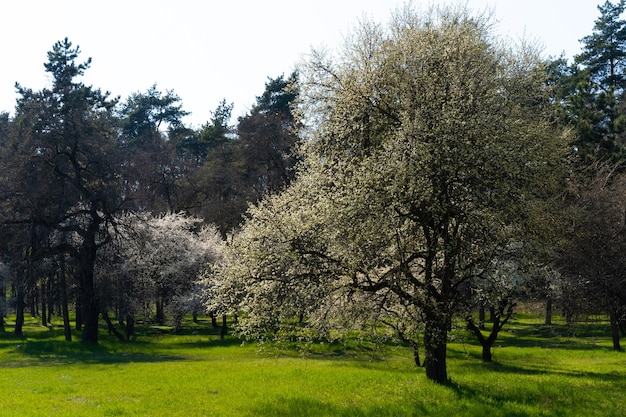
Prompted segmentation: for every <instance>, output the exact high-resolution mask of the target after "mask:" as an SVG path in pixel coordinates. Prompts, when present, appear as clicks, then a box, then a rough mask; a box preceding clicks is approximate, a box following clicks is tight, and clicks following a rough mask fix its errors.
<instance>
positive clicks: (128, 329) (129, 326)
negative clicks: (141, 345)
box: [124, 314, 135, 342]
mask: <svg viewBox="0 0 626 417" xmlns="http://www.w3.org/2000/svg"><path fill="white" fill-rule="evenodd" d="M124 332H125V333H126V341H129V342H130V338H131V337H132V336H133V335H134V334H135V317H134V316H133V315H132V314H127V315H126V326H125V327H124Z"/></svg>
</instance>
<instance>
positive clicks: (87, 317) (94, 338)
mask: <svg viewBox="0 0 626 417" xmlns="http://www.w3.org/2000/svg"><path fill="white" fill-rule="evenodd" d="M96 230H97V227H95V226H94V225H92V226H91V227H90V230H89V232H90V233H88V234H87V235H86V236H85V238H84V241H83V244H82V250H81V251H80V252H79V256H78V257H79V259H78V263H79V267H80V271H79V274H80V275H79V278H80V285H79V298H80V304H81V305H82V309H81V310H82V322H83V337H82V341H83V343H98V322H99V317H100V308H99V305H98V304H99V303H98V296H97V295H96V290H95V286H94V267H95V264H96V254H97V249H98V247H97V245H96V242H95V239H96Z"/></svg>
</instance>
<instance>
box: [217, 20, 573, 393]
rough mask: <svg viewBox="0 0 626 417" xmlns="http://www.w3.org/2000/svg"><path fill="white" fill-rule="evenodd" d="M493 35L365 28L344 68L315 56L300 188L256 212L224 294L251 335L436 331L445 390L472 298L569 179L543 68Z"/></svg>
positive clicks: (429, 25)
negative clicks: (459, 321)
mask: <svg viewBox="0 0 626 417" xmlns="http://www.w3.org/2000/svg"><path fill="white" fill-rule="evenodd" d="M488 27H489V22H487V21H485V20H483V19H481V18H474V17H472V16H470V15H469V13H468V12H467V11H465V10H456V9H455V10H453V9H440V10H437V11H434V12H433V13H432V14H426V15H420V14H418V13H416V12H414V11H412V10H408V9H407V10H405V11H404V14H401V13H399V14H398V15H397V16H396V19H395V20H394V21H393V22H392V23H391V24H390V27H389V28H388V30H386V31H385V30H384V29H383V28H381V27H380V26H378V25H375V24H372V23H368V22H364V23H363V24H362V25H361V26H359V27H358V28H357V30H356V32H355V34H354V36H353V37H351V38H349V41H348V43H347V44H346V46H345V49H344V50H343V51H341V54H339V55H338V58H337V59H336V61H335V59H334V58H332V57H325V56H323V55H320V54H317V55H315V54H314V55H313V57H312V59H311V61H310V62H309V63H308V64H307V66H306V67H305V68H303V69H302V71H301V75H302V76H303V80H304V81H303V85H302V96H303V99H302V102H301V103H300V104H301V110H302V111H303V112H305V114H307V115H308V116H309V119H308V120H305V121H307V122H309V123H310V126H309V127H310V132H311V140H310V141H309V142H307V143H305V144H304V145H303V162H302V164H301V165H300V166H299V172H298V176H297V178H296V180H295V181H294V182H292V183H291V186H290V187H289V188H288V189H286V190H285V191H284V192H282V193H281V194H279V195H276V196H272V197H269V198H267V199H265V200H264V201H262V202H261V203H260V204H259V205H258V206H256V207H254V208H252V209H251V210H250V211H249V213H248V214H249V218H248V219H247V221H246V223H245V224H244V225H243V227H242V230H241V231H240V232H239V233H238V234H235V235H234V236H233V241H232V243H231V250H232V253H231V263H230V264H229V266H227V268H226V270H225V271H224V273H223V277H222V278H221V279H222V281H221V282H219V283H218V284H217V288H218V294H220V295H221V296H223V299H224V300H225V303H230V305H231V308H232V309H234V310H238V309H241V310H242V311H243V312H244V313H245V314H244V315H243V316H242V326H246V325H247V324H246V321H247V322H248V323H249V324H250V327H251V328H253V329H254V328H255V327H257V329H258V330H260V331H261V332H263V331H266V332H267V331H269V333H268V334H270V335H271V332H272V331H275V330H276V327H277V326H278V327H280V326H281V325H283V324H285V323H289V320H290V319H291V318H293V317H297V316H298V315H301V316H302V317H305V318H306V322H305V324H307V325H309V326H311V327H314V328H316V329H317V330H318V331H320V332H322V333H324V332H327V331H328V328H333V326H338V327H341V326H344V325H345V324H346V322H347V321H346V320H344V319H343V318H344V317H347V316H348V315H351V316H352V317H353V319H354V320H353V322H354V325H355V326H359V325H361V324H362V323H367V322H368V321H370V322H371V321H382V322H385V323H391V324H392V325H395V324H397V323H403V326H402V330H403V331H406V333H405V335H407V336H408V335H409V334H410V336H411V338H412V339H413V341H414V342H415V343H417V340H416V337H417V334H418V332H419V330H420V329H421V325H422V324H423V325H424V327H423V329H424V339H423V343H424V345H425V348H426V363H427V369H429V372H430V371H432V373H431V375H432V376H433V379H435V380H437V381H439V382H444V381H446V379H447V375H446V370H445V343H446V339H447V338H446V334H447V331H448V328H449V327H450V324H451V320H452V317H453V316H454V314H455V313H456V312H458V309H459V305H460V303H461V301H462V299H463V298H464V297H465V295H466V294H467V293H468V292H471V288H472V287H473V286H475V282H476V281H480V279H481V278H482V277H483V276H484V275H485V274H486V270H487V269H488V268H490V266H491V263H492V260H493V259H494V258H499V257H506V256H507V254H509V253H511V254H512V253H517V255H516V256H519V255H520V252H521V251H520V248H521V247H523V245H520V244H519V242H523V241H524V240H525V239H526V238H527V236H528V235H529V234H530V233H529V232H530V231H531V230H533V229H537V226H538V224H539V225H540V226H541V227H543V225H545V222H543V221H541V220H540V219H541V218H542V216H541V215H537V213H536V212H534V210H536V207H543V206H542V205H541V204H538V201H539V199H540V198H545V197H547V196H549V195H551V194H552V192H553V191H554V186H555V185H557V184H558V180H555V179H554V178H556V177H558V176H559V175H561V173H562V166H561V165H560V163H561V159H560V158H561V156H562V148H561V145H562V138H563V137H562V136H561V132H559V131H557V130H555V129H554V126H553V124H552V123H551V120H550V116H551V113H550V107H549V104H548V103H549V100H548V95H547V91H546V89H545V72H544V70H545V68H544V66H543V63H542V62H541V61H540V60H539V59H538V57H537V55H536V53H535V52H534V51H532V50H528V49H525V50H521V51H517V52H514V51H511V50H510V49H506V48H503V47H502V46H501V45H500V44H499V43H498V42H496V41H495V40H494V38H493V37H492V34H491V33H490V32H489V30H488ZM259 326H260V327H259ZM396 327H397V326H396ZM434 355H437V357H436V358H435V357H434ZM430 364H434V367H433V368H430V367H429V365H430ZM435 368H436V369H435Z"/></svg>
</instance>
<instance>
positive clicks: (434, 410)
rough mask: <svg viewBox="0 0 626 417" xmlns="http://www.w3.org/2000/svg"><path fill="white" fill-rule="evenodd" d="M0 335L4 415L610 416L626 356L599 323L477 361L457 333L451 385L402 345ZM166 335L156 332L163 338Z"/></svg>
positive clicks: (508, 343) (516, 328)
mask: <svg viewBox="0 0 626 417" xmlns="http://www.w3.org/2000/svg"><path fill="white" fill-rule="evenodd" d="M10 330H12V329H11V327H10V326H8V327H7V333H4V334H0V386H1V387H2V393H3V395H2V396H1V397H0V415H1V416H3V417H6V416H20V417H21V416H38V417H40V416H155V417H157V416H158V417H161V416H181V417H182V416H184V417H194V416H372V417H373V416H441V415H444V416H486V415H489V416H568V417H569V416H585V417H588V416H617V415H623V413H624V410H626V396H625V395H624V393H625V392H626V354H624V353H619V352H614V351H612V350H611V342H610V337H609V333H608V325H607V324H606V323H603V322H592V323H583V324H578V325H566V324H564V323H557V324H555V325H553V326H543V325H541V324H540V322H539V321H538V320H537V319H535V318H533V317H527V316H523V315H519V316H518V317H517V318H516V320H515V321H513V323H512V324H511V325H510V326H508V328H507V329H506V330H507V331H506V333H504V334H502V337H501V339H500V340H499V341H498V342H497V345H496V347H495V348H494V362H493V363H489V364H485V363H482V362H481V361H480V348H479V347H478V346H477V345H476V343H475V342H474V341H473V340H472V339H471V338H470V337H469V335H468V334H467V333H465V332H464V331H463V330H461V329H459V330H457V331H455V332H454V334H453V336H454V341H453V343H451V344H450V346H449V350H448V352H449V363H448V368H449V369H448V371H449V375H450V376H451V378H452V381H451V383H450V384H449V385H447V386H439V385H436V384H433V383H431V382H429V381H427V380H426V378H425V375H424V371H423V369H419V368H416V367H415V366H414V365H413V362H412V352H411V351H410V350H409V349H407V348H402V347H392V346H386V347H380V348H378V349H372V346H366V347H364V348H363V349H360V350H359V349H357V350H355V349H347V348H346V347H345V346H342V345H341V344H335V345H332V346H324V347H321V348H320V347H317V348H316V349H315V351H316V352H318V353H311V352H310V351H309V352H308V353H306V354H305V353H302V352H300V351H295V350H294V351H290V350H284V349H278V348H272V347H267V346H259V345H256V344H248V343H241V342H240V341H238V340H236V339H226V340H223V341H222V340H220V339H219V336H218V335H217V332H215V331H214V330H213V329H211V328H210V323H208V322H201V323H200V324H193V323H187V324H186V326H185V327H184V328H183V329H182V332H181V333H180V334H169V333H167V329H159V328H143V329H140V330H141V331H142V332H143V333H142V334H140V335H139V337H138V338H137V340H136V341H135V342H132V343H126V344H122V343H119V342H117V341H115V340H114V339H113V338H109V337H108V335H106V332H104V331H103V332H102V333H101V335H102V341H101V343H100V344H99V345H98V346H87V345H83V344H81V343H79V342H71V343H67V342H65V341H64V340H63V335H62V331H61V329H60V328H59V327H55V326H53V327H51V328H46V327H42V326H40V325H37V324H36V323H35V321H34V320H33V321H32V322H29V323H28V324H27V326H26V327H25V334H26V337H25V338H23V339H19V338H15V337H14V336H13V335H12V334H10ZM161 331H164V333H161Z"/></svg>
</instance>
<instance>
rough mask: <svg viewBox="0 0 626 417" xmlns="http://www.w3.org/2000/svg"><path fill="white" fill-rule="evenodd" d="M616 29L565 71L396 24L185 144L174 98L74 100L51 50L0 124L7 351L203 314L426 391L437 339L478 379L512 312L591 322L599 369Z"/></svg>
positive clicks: (623, 115)
mask: <svg viewBox="0 0 626 417" xmlns="http://www.w3.org/2000/svg"><path fill="white" fill-rule="evenodd" d="M624 8H625V3H624V1H623V0H621V1H619V2H618V3H617V4H613V3H611V2H609V1H607V2H606V3H604V4H603V5H601V6H599V7H598V9H599V12H600V17H599V18H598V19H597V20H596V23H595V26H594V30H593V33H592V34H591V35H589V36H587V37H585V38H583V39H582V40H581V43H582V46H583V48H582V53H581V54H579V55H577V56H576V57H574V58H573V60H572V61H570V60H568V59H567V58H566V57H559V58H556V59H553V58H550V59H547V60H546V59H545V58H543V57H541V55H540V54H539V52H538V51H537V50H535V49H533V48H532V47H530V46H528V45H526V44H521V45H517V46H512V45H507V44H503V43H502V42H501V41H500V40H499V39H498V38H497V37H496V36H495V35H494V34H493V32H492V31H491V29H490V27H491V25H490V22H491V21H490V18H489V17H487V16H480V15H479V16H474V15H472V14H471V13H470V12H469V11H468V10H466V9H464V8H462V7H453V8H433V9H432V10H430V11H428V12H425V13H418V12H416V11H415V10H413V9H411V7H409V6H407V7H406V8H404V9H400V10H397V11H396V13H395V14H394V17H393V19H392V20H391V22H390V23H389V25H388V27H384V26H382V25H379V24H375V23H372V22H367V21H363V22H360V24H359V25H358V26H357V27H356V28H355V31H354V33H353V34H352V36H351V37H348V38H347V41H346V44H345V45H344V46H343V49H341V50H340V51H339V53H338V54H337V55H336V56H334V55H331V54H326V53H322V52H315V51H314V52H313V53H312V54H311V56H310V58H309V59H308V60H307V62H305V63H304V64H303V65H301V67H300V69H299V71H298V72H297V73H294V74H291V75H290V76H289V77H287V78H285V77H284V76H280V77H278V78H276V79H270V80H268V83H267V84H266V89H265V91H264V92H263V94H262V95H261V96H259V97H258V98H257V102H256V104H255V105H254V106H253V108H252V109H251V110H250V112H249V113H248V114H247V115H246V116H244V117H241V118H240V119H239V120H238V121H237V124H236V125H235V126H233V125H231V124H230V123H231V110H232V105H231V104H229V103H228V102H226V101H225V100H224V101H223V102H222V103H221V104H220V105H219V106H218V108H217V109H215V111H214V112H213V113H212V116H211V119H210V120H209V121H208V122H207V123H206V124H205V125H203V126H202V127H201V128H200V129H191V128H189V127H186V126H185V125H184V123H183V122H182V119H183V117H184V116H185V114H186V112H185V111H184V110H183V107H182V104H181V102H180V98H179V97H178V96H176V94H175V93H174V92H173V91H166V92H161V91H159V90H158V88H157V86H156V85H154V86H153V87H152V88H150V89H149V90H148V91H147V92H145V93H139V92H138V93H135V94H133V95H131V96H130V97H128V98H127V99H126V100H125V101H121V100H120V99H115V98H111V97H110V95H109V94H108V93H103V92H102V91H101V90H99V89H95V88H93V87H91V86H86V85H84V84H82V83H81V82H80V76H82V75H83V74H84V72H85V71H86V70H87V69H88V68H89V63H90V61H89V60H87V61H84V62H81V61H80V60H79V53H80V51H79V49H78V48H77V47H74V46H73V45H72V43H71V42H70V41H69V40H68V39H65V40H62V41H59V42H57V43H55V44H54V46H53V48H52V50H51V51H50V52H49V53H48V62H47V63H46V64H44V65H45V69H46V71H48V72H49V73H50V74H51V75H52V78H53V84H52V87H51V88H46V89H43V90H41V91H32V90H30V89H28V88H25V87H22V86H20V85H17V88H18V91H19V93H20V98H19V99H18V101H17V105H16V111H15V116H14V117H9V115H8V114H3V115H2V117H0V164H1V172H2V176H1V177H0V192H1V193H2V197H3V198H2V203H1V204H0V216H1V220H2V221H1V225H2V226H1V227H2V242H3V245H2V259H3V263H2V269H0V274H1V277H2V282H3V283H4V285H2V291H3V294H4V297H2V298H4V299H5V300H8V304H10V305H11V307H12V308H13V309H15V312H16V325H15V332H16V333H18V334H19V333H20V332H21V325H20V323H21V322H22V321H23V314H24V311H25V309H26V308H28V307H30V311H31V313H32V314H39V315H40V316H41V318H42V323H43V324H44V325H45V324H47V322H48V321H49V320H50V317H51V315H53V314H60V315H62V317H63V319H64V325H65V328H66V337H67V338H68V339H69V338H70V337H71V332H70V321H69V318H70V313H69V310H70V308H75V317H76V321H75V325H76V327H78V328H80V329H82V332H83V333H82V334H83V337H82V339H83V340H84V341H86V342H96V341H97V339H98V325H99V318H100V317H102V318H103V319H104V321H105V323H106V324H107V326H108V328H109V329H110V331H111V332H116V333H117V334H118V336H119V337H120V339H128V338H129V337H131V336H132V329H133V324H134V322H135V320H136V318H137V317H142V318H143V319H149V320H154V321H156V322H162V321H163V320H165V311H166V310H167V309H169V312H170V316H171V317H172V318H173V319H174V320H176V318H180V317H181V314H184V313H191V314H194V313H197V312H198V311H200V310H203V309H204V310H206V311H207V312H209V313H210V314H212V315H213V317H215V315H216V314H222V315H225V314H233V315H236V316H237V317H238V318H239V321H238V330H239V331H240V334H242V335H245V336H247V337H253V338H263V337H273V338H275V337H281V336H286V337H289V338H293V337H299V338H312V339H319V338H323V339H333V338H336V337H341V334H342V333H345V332H346V331H353V330H359V331H373V332H376V333H377V334H379V335H380V334H381V332H382V333H384V334H385V335H386V336H385V337H390V338H395V339H397V340H398V341H399V342H401V343H405V344H408V345H410V346H412V347H413V349H414V352H415V359H416V363H417V364H418V365H423V366H424V367H425V368H426V375H427V376H428V378H430V379H432V380H434V381H437V382H440V383H444V382H446V381H447V380H448V375H447V367H446V343H447V340H448V336H449V333H450V331H451V329H452V327H453V326H455V325H457V324H458V323H459V321H460V322H462V323H464V325H465V326H466V328H467V329H468V330H469V331H471V332H473V333H474V334H475V335H476V337H477V339H478V341H479V342H480V343H481V345H482V346H483V359H484V360H491V346H492V345H493V343H494V341H495V339H496V338H497V335H498V332H499V331H500V330H501V329H502V327H503V326H504V325H505V323H506V322H507V321H508V320H509V319H510V317H511V316H512V314H513V311H514V306H515V304H516V303H517V302H519V301H528V300H540V301H543V302H545V303H546V304H545V305H546V322H547V323H548V324H549V322H550V320H551V317H552V311H553V309H555V308H559V309H560V310H562V311H563V313H564V315H565V316H566V318H567V319H568V320H575V319H576V317H577V316H582V315H586V314H608V315H609V317H610V322H611V327H612V330H613V336H614V337H613V340H614V348H615V349H616V350H620V349H621V346H620V340H619V339H620V329H621V331H622V333H623V331H624V330H625V329H626V285H625V284H626V282H624V281H625V277H626V270H625V269H624V265H626V262H624V256H623V253H624V251H623V247H624V246H623V234H624V230H625V229H624V224H626V220H625V216H626V214H625V213H626V210H625V209H624V207H623V205H624V201H623V196H624V195H626V193H625V191H626V189H624V185H625V184H626V180H625V178H626V177H625V175H626V174H625V173H624V169H623V158H624V155H625V154H624V131H625V129H626V110H624V109H625V107H624V105H623V98H624V86H625V85H626V79H625V76H624V59H626V22H625V21H624V20H623V19H622V18H621V15H622V14H623V11H624ZM181 213H185V215H183V214H181ZM244 213H245V215H244ZM485 311H489V312H490V313H491V314H490V316H491V320H490V321H491V324H490V326H489V327H486V324H485V321H486V320H485V318H484V316H485ZM111 312H113V313H114V319H116V320H118V321H119V322H120V323H123V324H124V326H125V329H126V334H125V335H123V334H120V333H119V331H118V330H117V326H116V323H114V320H112V319H111V318H110V317H109V313H111ZM381 329H387V330H386V331H385V330H381ZM420 349H423V351H424V353H425V357H424V360H423V361H422V359H421V357H420Z"/></svg>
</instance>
